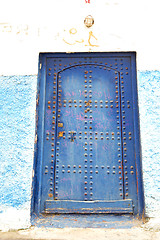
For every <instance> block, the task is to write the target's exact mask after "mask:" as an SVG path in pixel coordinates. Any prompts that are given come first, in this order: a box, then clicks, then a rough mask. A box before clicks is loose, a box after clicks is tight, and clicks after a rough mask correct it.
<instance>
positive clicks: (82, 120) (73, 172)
mask: <svg viewBox="0 0 160 240" xmlns="http://www.w3.org/2000/svg"><path fill="white" fill-rule="evenodd" d="M58 82H59V85H58V108H59V110H58V115H59V116H58V118H57V119H58V123H59V124H57V147H56V168H55V199H56V200H81V201H93V200H120V199H123V176H122V153H121V124H120V121H121V119H120V98H119V73H118V71H115V70H113V69H111V68H107V67H106V66H102V65H79V66H73V67H71V68H67V69H64V70H63V71H60V72H59V73H58ZM59 92H60V93H59ZM58 126H59V127H58ZM117 163H118V164H117ZM117 173H118V174H117Z"/></svg>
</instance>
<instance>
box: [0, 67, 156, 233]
mask: <svg viewBox="0 0 160 240" xmlns="http://www.w3.org/2000/svg"><path fill="white" fill-rule="evenodd" d="M36 84H37V76H36V75H34V76H1V77H0V85H1V88H0V114H1V118H0V138H1V141H0V161H1V163H0V164H1V173H0V185H1V191H0V229H3V230H8V229H11V228H14V229H18V228H25V227H28V226H29V225H30V194H31V174H32V165H33V148H34V127H35V106H36ZM138 86H139V107H140V120H141V140H142V153H143V173H144V175H143V177H144V186H145V200H146V210H147V214H148V215H149V216H155V215H156V214H158V211H159V209H160V187H159V186H160V171H158V169H159V159H160V149H159V147H158V142H159V136H158V134H159V132H160V126H159V124H158V123H159V119H160V112H159V109H160V94H159V92H160V72H158V71H145V72H138ZM158 87H159V88H158Z"/></svg>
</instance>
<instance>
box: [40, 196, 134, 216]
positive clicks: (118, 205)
mask: <svg viewBox="0 0 160 240" xmlns="http://www.w3.org/2000/svg"><path fill="white" fill-rule="evenodd" d="M44 213H133V204H132V200H130V199H127V200H115V201H74V200H47V201H46V202H45V210H44Z"/></svg>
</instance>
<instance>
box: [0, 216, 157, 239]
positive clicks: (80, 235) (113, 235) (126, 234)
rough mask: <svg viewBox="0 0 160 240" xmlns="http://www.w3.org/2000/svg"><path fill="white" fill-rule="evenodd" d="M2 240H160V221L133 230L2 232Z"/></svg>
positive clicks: (74, 229)
mask: <svg viewBox="0 0 160 240" xmlns="http://www.w3.org/2000/svg"><path fill="white" fill-rule="evenodd" d="M1 239H7V240H10V239H11V240H12V239H28V240H29V239H44V240H45V239H52V240H75V239H76V240H78V239H81V240H90V239H91V240H97V239H100V240H104V239H109V240H124V239H125V240H159V239H160V219H159V218H154V219H151V220H150V221H149V222H147V223H145V224H143V225H141V226H139V227H134V228H131V229H104V228H63V229H58V228H36V227H31V228H29V229H26V230H19V231H9V232H0V240H1Z"/></svg>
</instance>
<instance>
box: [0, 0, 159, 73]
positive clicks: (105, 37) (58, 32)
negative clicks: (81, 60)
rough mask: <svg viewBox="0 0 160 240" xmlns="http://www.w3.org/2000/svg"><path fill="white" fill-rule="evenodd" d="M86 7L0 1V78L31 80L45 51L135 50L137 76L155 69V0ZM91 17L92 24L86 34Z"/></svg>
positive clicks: (94, 0)
mask: <svg viewBox="0 0 160 240" xmlns="http://www.w3.org/2000/svg"><path fill="white" fill-rule="evenodd" d="M87 1H88V0H76V1H75V0H68V1H67V0H58V1H57V0H46V1H42V0H39V1H37V0H23V1H21V0H14V1H13V0H5V1H2V0H1V8H0V41H1V44H0V53H1V54H0V66H1V67H0V75H10V74H23V75H24V74H36V73H37V62H38V53H39V52H45V51H47V52H48V51H50V52H55V51H56V52H57V51H59V52H66V51H71V52H76V51H77V52H78V51H131V50H134V51H137V53H138V58H137V62H138V69H139V70H158V69H159V68H160V64H159V55H160V48H159V42H160V34H159V31H158V29H159V22H160V14H159V6H160V3H159V1H158V0H152V1H150V0H141V1H140V0H90V3H86V2H87ZM90 14H91V15H92V16H93V18H94V20H95V24H94V25H93V27H91V28H89V29H88V28H86V27H85V26H84V19H85V17H86V16H87V15H90ZM70 30H71V31H70ZM91 31H92V33H91ZM73 33H74V34H73ZM89 35H91V38H90V42H88V39H89ZM92 45H93V46H92Z"/></svg>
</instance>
